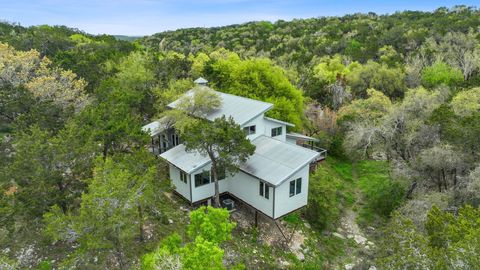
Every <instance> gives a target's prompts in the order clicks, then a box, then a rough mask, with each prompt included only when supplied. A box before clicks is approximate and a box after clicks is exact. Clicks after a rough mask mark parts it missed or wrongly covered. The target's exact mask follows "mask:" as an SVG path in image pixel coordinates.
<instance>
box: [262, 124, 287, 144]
mask: <svg viewBox="0 0 480 270" xmlns="http://www.w3.org/2000/svg"><path fill="white" fill-rule="evenodd" d="M264 121H265V133H264V134H265V135H266V136H268V137H272V128H277V127H282V135H279V136H275V137H273V138H275V139H277V140H280V141H282V142H284V141H286V139H287V135H286V134H287V127H286V125H285V124H280V123H277V122H274V121H270V120H268V119H264Z"/></svg>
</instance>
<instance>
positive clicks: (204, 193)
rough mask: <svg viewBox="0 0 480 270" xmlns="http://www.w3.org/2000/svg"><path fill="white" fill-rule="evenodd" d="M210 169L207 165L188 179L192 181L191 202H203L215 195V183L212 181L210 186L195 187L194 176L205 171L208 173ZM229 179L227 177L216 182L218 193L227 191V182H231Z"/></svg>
mask: <svg viewBox="0 0 480 270" xmlns="http://www.w3.org/2000/svg"><path fill="white" fill-rule="evenodd" d="M210 168H211V165H210V164H207V165H205V166H203V167H202V168H198V169H197V170H195V171H194V172H192V174H191V176H190V177H191V179H192V201H193V202H198V201H201V200H205V199H208V198H211V197H213V195H215V182H213V181H212V182H211V183H210V184H206V185H203V186H199V187H195V175H196V174H199V173H201V172H202V171H207V170H208V171H210ZM230 178H231V177H229V176H228V175H227V178H226V179H223V180H220V181H219V182H218V187H219V190H220V193H223V192H227V191H229V182H230V180H231V179H230Z"/></svg>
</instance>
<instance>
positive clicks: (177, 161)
mask: <svg viewBox="0 0 480 270" xmlns="http://www.w3.org/2000/svg"><path fill="white" fill-rule="evenodd" d="M160 157H162V158H164V159H165V160H167V161H168V162H170V163H171V164H173V165H175V166H176V167H178V168H180V169H181V170H182V171H184V172H186V173H192V172H193V171H195V170H196V169H198V168H200V167H203V166H204V165H206V164H208V163H209V162H210V158H208V157H207V156H203V155H201V154H200V153H198V152H187V151H185V145H183V144H180V145H177V146H175V147H174V148H172V149H170V150H168V151H167V152H164V153H162V154H161V155H160Z"/></svg>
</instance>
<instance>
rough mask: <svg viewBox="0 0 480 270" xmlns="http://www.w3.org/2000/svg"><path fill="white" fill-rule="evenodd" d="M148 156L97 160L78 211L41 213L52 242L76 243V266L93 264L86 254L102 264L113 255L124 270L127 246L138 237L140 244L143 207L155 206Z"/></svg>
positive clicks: (139, 155) (132, 243)
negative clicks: (96, 256)
mask: <svg viewBox="0 0 480 270" xmlns="http://www.w3.org/2000/svg"><path fill="white" fill-rule="evenodd" d="M147 157H149V156H148V153H145V154H137V155H136V156H131V157H130V156H129V155H127V156H125V157H123V158H120V159H119V160H114V159H112V158H107V159H106V160H105V161H103V160H97V166H96V168H95V173H94V176H93V178H92V179H91V180H89V187H88V192H87V193H84V194H83V195H82V201H81V204H80V208H79V209H78V213H76V214H75V213H73V212H72V213H67V214H63V213H62V212H61V211H59V208H58V207H57V206H54V207H52V209H51V210H50V212H48V213H46V214H45V215H44V219H45V223H46V224H47V227H46V230H45V233H46V235H47V236H49V237H50V238H51V239H52V240H54V241H58V240H63V241H76V242H77V243H78V244H79V248H78V249H77V250H76V254H77V256H78V258H80V260H79V263H80V264H83V265H86V266H88V265H89V264H91V263H93V261H92V258H91V257H89V256H88V255H89V254H95V255H100V256H101V258H102V259H104V261H103V262H102V263H107V264H108V260H107V258H108V257H109V256H113V257H114V258H115V261H116V263H118V265H119V268H120V269H127V268H128V265H129V260H128V258H130V256H131V252H132V245H135V244H138V242H136V240H137V239H140V241H143V239H142V234H143V232H142V230H143V228H142V227H143V222H144V218H145V213H144V212H145V207H147V206H148V205H155V204H156V203H158V201H156V200H157V197H156V196H154V195H155V194H156V193H158V191H157V190H156V189H157V188H156V186H157V185H156V183H155V174H156V168H155V167H153V166H148V164H151V162H148V161H147V162H145V158H147ZM149 158H151V157H149ZM133 160H135V162H133ZM142 161H143V162H142ZM134 243H135V244H134Z"/></svg>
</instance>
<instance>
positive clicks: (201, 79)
mask: <svg viewBox="0 0 480 270" xmlns="http://www.w3.org/2000/svg"><path fill="white" fill-rule="evenodd" d="M193 82H194V83H196V84H206V83H208V81H207V80H205V79H204V78H202V77H200V78H198V79H196V80H195V81H193Z"/></svg>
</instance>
